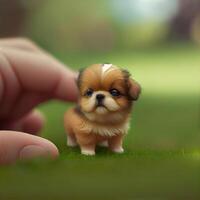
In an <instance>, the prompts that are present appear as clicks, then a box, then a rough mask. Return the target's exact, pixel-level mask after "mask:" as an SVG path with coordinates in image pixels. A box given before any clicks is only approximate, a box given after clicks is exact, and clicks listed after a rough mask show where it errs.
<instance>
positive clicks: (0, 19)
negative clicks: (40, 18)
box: [0, 0, 26, 37]
mask: <svg viewBox="0 0 200 200" xmlns="http://www.w3.org/2000/svg"><path fill="white" fill-rule="evenodd" d="M25 15H26V9H25V8H24V6H23V5H22V4H21V1H20V0H14V1H13V0H0V36H1V37H7V36H15V35H19V33H20V32H21V29H22V26H23V23H24V19H25Z"/></svg>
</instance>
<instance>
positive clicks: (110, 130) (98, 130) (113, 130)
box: [82, 122, 129, 137]
mask: <svg viewBox="0 0 200 200" xmlns="http://www.w3.org/2000/svg"><path fill="white" fill-rule="evenodd" d="M128 129H129V122H126V123H124V124H121V125H118V126H104V125H97V124H95V125H94V124H87V125H86V124H85V126H83V128H82V130H83V131H86V132H87V133H91V134H97V135H101V136H108V137H112V136H116V135H121V134H122V135H124V134H126V133H127V132H128Z"/></svg>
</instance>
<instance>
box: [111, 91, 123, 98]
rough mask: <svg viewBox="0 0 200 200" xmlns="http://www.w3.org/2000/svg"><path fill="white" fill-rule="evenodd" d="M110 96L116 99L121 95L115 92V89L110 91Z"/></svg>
mask: <svg viewBox="0 0 200 200" xmlns="http://www.w3.org/2000/svg"><path fill="white" fill-rule="evenodd" d="M110 94H111V95H112V96H113V97H118V96H120V95H121V93H120V91H119V90H117V89H112V90H110Z"/></svg>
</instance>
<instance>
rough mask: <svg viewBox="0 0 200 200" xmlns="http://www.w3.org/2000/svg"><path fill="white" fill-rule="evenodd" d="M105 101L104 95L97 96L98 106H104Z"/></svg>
mask: <svg viewBox="0 0 200 200" xmlns="http://www.w3.org/2000/svg"><path fill="white" fill-rule="evenodd" d="M104 99H105V95H104V94H97V95H96V102H97V106H104V105H103V100H104Z"/></svg>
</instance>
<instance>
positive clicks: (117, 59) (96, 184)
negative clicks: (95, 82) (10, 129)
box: [0, 44, 200, 199]
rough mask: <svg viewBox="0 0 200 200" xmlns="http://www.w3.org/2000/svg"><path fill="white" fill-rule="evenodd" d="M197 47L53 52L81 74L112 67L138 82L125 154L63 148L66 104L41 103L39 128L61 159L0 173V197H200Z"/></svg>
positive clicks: (18, 164)
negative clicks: (42, 124)
mask: <svg viewBox="0 0 200 200" xmlns="http://www.w3.org/2000/svg"><path fill="white" fill-rule="evenodd" d="M199 53H200V49H198V47H193V46H191V45H186V44H184V45H177V46H175V45H168V46H165V47H163V48H154V49H149V50H148V49H147V50H141V49H139V50H137V51H136V50H133V51H132V52H112V53H101V54H95V53H92V54H89V53H85V54H78V53H77V54H67V53H66V55H64V54H56V55H57V57H58V58H60V59H61V60H62V61H63V62H65V63H68V64H69V65H70V66H74V68H76V69H78V68H80V67H84V66H87V65H89V64H91V63H101V62H104V61H105V62H112V63H115V64H117V65H121V66H125V67H127V68H128V69H129V70H130V71H131V72H132V74H133V75H134V77H135V78H136V79H137V80H138V81H139V82H140V83H141V84H142V87H143V93H142V96H141V98H140V100H139V101H138V102H137V103H136V105H135V108H134V112H133V116H132V121H131V129H130V132H129V134H128V136H127V137H126V139H125V144H124V148H125V153H124V154H123V155H116V154H112V153H110V152H108V151H107V150H106V149H103V148H98V149H97V155H96V156H95V157H86V156H83V155H81V154H80V151H79V149H78V148H75V149H72V148H68V147H66V138H65V134H64V129H63V122H62V120H63V113H64V112H65V110H66V109H68V108H69V106H72V105H71V104H68V103H63V102H62V103H61V102H57V101H52V102H49V103H47V104H45V105H41V106H40V109H41V110H42V111H43V112H44V113H45V115H46V117H47V125H46V127H45V129H44V131H43V133H42V134H43V136H44V137H45V138H48V139H50V140H51V141H53V142H54V143H55V144H56V145H57V146H58V148H59V150H60V153H61V156H60V157H59V158H58V159H57V160H56V161H42V160H35V161H32V162H28V163H17V164H16V165H15V166H11V167H1V168H0V199H3V198H4V199H9V198H13V199H44V198H47V199H56V198H57V199H111V198H115V199H133V198H136V199H143V198H145V199H146V198H147V199H155V198H156V199H171V198H174V199H177V198H181V199H182V198H183V199H198V197H200V191H199V184H200V171H199V169H200V131H199V128H200V121H199V109H200V108H199V105H200V104H199V103H200V99H199V95H198V94H199V93H198V92H199V90H198V89H199V85H200V84H199V85H198V83H200V82H199V80H200V78H199V73H198V70H199V69H200V57H199Z"/></svg>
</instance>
